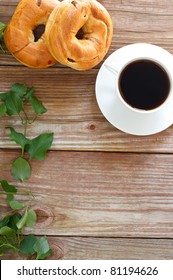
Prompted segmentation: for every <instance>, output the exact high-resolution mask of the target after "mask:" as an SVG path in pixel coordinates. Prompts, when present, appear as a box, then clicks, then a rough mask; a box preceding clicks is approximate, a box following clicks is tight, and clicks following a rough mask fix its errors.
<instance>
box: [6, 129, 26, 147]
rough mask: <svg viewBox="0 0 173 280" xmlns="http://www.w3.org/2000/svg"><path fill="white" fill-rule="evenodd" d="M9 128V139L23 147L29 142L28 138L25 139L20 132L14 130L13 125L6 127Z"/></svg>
mask: <svg viewBox="0 0 173 280" xmlns="http://www.w3.org/2000/svg"><path fill="white" fill-rule="evenodd" d="M8 129H9V130H10V140H11V141H15V142H16V144H18V145H20V146H21V147H22V148H23V149H24V148H25V145H26V144H29V143H30V140H29V139H27V138H26V137H25V136H24V135H23V134H22V133H19V132H17V131H15V129H14V128H13V127H8Z"/></svg>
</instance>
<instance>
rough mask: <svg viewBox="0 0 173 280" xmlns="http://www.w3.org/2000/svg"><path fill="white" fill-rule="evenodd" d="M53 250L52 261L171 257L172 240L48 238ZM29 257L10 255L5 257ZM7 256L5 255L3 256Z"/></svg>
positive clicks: (167, 258)
mask: <svg viewBox="0 0 173 280" xmlns="http://www.w3.org/2000/svg"><path fill="white" fill-rule="evenodd" d="M48 241H49V244H50V246H51V248H52V249H53V254H52V256H51V257H49V259H52V260H62V259H64V260H139V259H140V260H146V259H147V260H170V259H172V258H173V240H171V239H136V238H135V239H132V238H124V239H121V238H90V237H87V238H86V237H61V236H60V237H48ZM7 258H8V259H12V260H13V259H21V260H23V259H25V258H28V257H25V256H24V255H20V254H8V255H7V256H6V258H5V257H4V259H7ZM1 259H3V257H1Z"/></svg>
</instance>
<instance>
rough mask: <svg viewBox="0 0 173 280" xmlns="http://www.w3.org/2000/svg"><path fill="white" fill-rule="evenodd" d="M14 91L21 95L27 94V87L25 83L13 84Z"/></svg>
mask: <svg viewBox="0 0 173 280" xmlns="http://www.w3.org/2000/svg"><path fill="white" fill-rule="evenodd" d="M11 88H12V92H15V93H16V94H17V95H19V96H24V95H25V94H26V91H27V88H26V85H25V84H19V83H15V84H13V85H12V87H11Z"/></svg>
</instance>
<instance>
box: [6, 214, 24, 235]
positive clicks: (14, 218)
mask: <svg viewBox="0 0 173 280" xmlns="http://www.w3.org/2000/svg"><path fill="white" fill-rule="evenodd" d="M21 217H22V215H20V214H19V213H17V214H14V215H12V216H10V217H9V222H8V227H10V228H12V229H14V230H15V231H16V230H17V229H18V228H17V226H16V224H17V223H18V222H19V220H20V219H21Z"/></svg>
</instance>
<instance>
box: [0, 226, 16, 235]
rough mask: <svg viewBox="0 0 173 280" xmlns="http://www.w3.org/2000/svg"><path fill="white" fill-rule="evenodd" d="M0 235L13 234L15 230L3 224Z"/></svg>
mask: <svg viewBox="0 0 173 280" xmlns="http://www.w3.org/2000/svg"><path fill="white" fill-rule="evenodd" d="M0 235H5V236H10V237H12V236H15V235H16V234H15V231H14V229H12V228H10V227H7V226H4V227H2V228H1V229H0Z"/></svg>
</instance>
